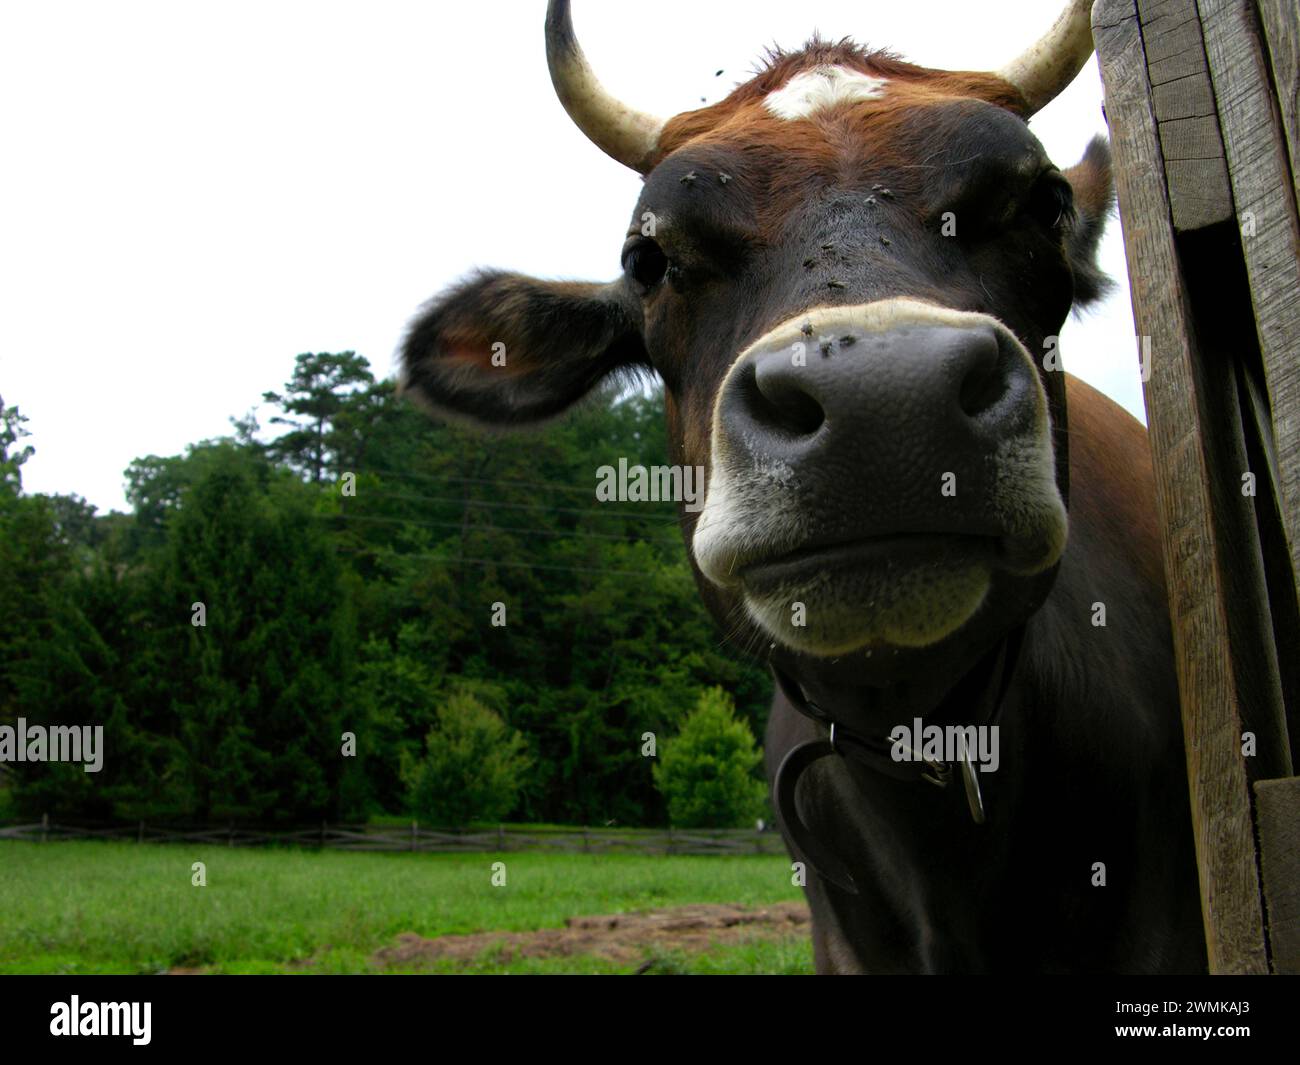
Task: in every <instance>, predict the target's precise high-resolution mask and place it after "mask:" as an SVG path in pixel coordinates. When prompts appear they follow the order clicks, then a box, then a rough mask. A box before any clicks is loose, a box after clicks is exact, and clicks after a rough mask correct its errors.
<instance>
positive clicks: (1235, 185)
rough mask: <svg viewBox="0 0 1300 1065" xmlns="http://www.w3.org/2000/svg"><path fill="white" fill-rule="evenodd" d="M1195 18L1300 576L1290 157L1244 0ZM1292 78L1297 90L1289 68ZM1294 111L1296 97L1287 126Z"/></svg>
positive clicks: (1298, 359) (1299, 378)
mask: <svg viewBox="0 0 1300 1065" xmlns="http://www.w3.org/2000/svg"><path fill="white" fill-rule="evenodd" d="M1200 11H1201V21H1202V25H1203V27H1204V31H1205V50H1206V55H1207V57H1208V59H1209V65H1210V78H1211V80H1212V82H1213V85H1214V96H1215V100H1216V102H1217V105H1218V111H1219V116H1220V126H1221V127H1222V130H1223V141H1224V148H1225V149H1226V152H1227V158H1228V175H1229V178H1230V180H1231V183H1232V194H1233V199H1234V201H1235V203H1236V213H1237V220H1238V224H1239V226H1240V228H1241V232H1242V249H1243V251H1244V253H1245V258H1246V270H1247V272H1248V274H1249V276H1250V288H1251V297H1252V300H1253V302H1254V307H1255V321H1256V329H1257V333H1258V337H1259V348H1260V353H1261V356H1262V358H1263V364H1264V377H1265V383H1266V385H1267V389H1268V399H1269V407H1270V410H1271V413H1272V428H1273V440H1272V444H1273V451H1274V452H1275V454H1276V456H1277V479H1278V483H1279V490H1280V492H1281V503H1282V516H1283V524H1284V529H1285V533H1286V538H1287V543H1288V545H1289V550H1290V556H1291V566H1292V572H1293V574H1300V261H1298V260H1297V249H1300V222H1298V221H1297V217H1296V186H1295V184H1294V180H1293V177H1292V172H1291V157H1290V156H1289V155H1288V150H1287V146H1286V139H1285V137H1284V136H1283V133H1282V129H1281V119H1280V117H1279V112H1278V108H1277V103H1276V101H1275V100H1274V98H1273V93H1272V83H1271V81H1270V78H1269V71H1268V66H1267V63H1266V61H1265V56H1264V51H1263V46H1262V42H1261V39H1260V33H1261V29H1260V26H1259V23H1258V22H1257V21H1256V17H1255V12H1254V10H1253V8H1252V6H1251V4H1250V2H1249V0H1200ZM1290 17H1291V21H1290V23H1289V33H1290V34H1291V37H1292V40H1291V52H1290V53H1288V52H1286V51H1283V52H1281V53H1280V54H1281V55H1282V57H1283V59H1284V64H1285V57H1286V55H1287V54H1291V55H1292V60H1294V55H1293V52H1294V47H1295V42H1294V34H1295V21H1294V19H1295V7H1294V3H1292V5H1291V16H1290ZM1279 36H1280V35H1279ZM1290 77H1291V79H1292V85H1291V88H1292V90H1293V91H1294V86H1295V75H1294V68H1293V69H1292V73H1291V74H1290ZM1295 105H1296V101H1295V99H1294V95H1293V96H1292V99H1291V103H1290V106H1291V109H1292V117H1293V120H1294V108H1295Z"/></svg>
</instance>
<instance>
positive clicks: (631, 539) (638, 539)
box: [313, 514, 678, 544]
mask: <svg viewBox="0 0 1300 1065" xmlns="http://www.w3.org/2000/svg"><path fill="white" fill-rule="evenodd" d="M313 517H315V518H318V519H320V520H322V521H333V520H335V519H342V520H344V521H364V522H382V523H387V524H391V525H422V526H430V527H432V528H438V529H464V530H465V531H467V532H468V531H471V530H473V531H475V532H510V533H524V534H528V535H533V536H562V537H580V538H583V539H594V540H617V541H621V542H623V543H629V544H648V543H659V544H675V543H678V541H676V540H673V539H670V538H668V537H660V536H654V537H642V536H621V535H619V534H618V533H598V532H587V531H585V530H582V529H524V528H520V527H519V526H517V525H469V526H466V525H465V524H464V523H463V522H459V521H423V520H421V519H419V518H380V517H371V516H370V515H366V514H315V515H313Z"/></svg>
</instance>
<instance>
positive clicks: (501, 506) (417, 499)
mask: <svg viewBox="0 0 1300 1065" xmlns="http://www.w3.org/2000/svg"><path fill="white" fill-rule="evenodd" d="M382 498H384V499H399V500H404V501H407V502H412V503H450V504H455V505H457V506H462V507H485V508H488V509H498V510H541V511H545V512H547V513H550V514H599V515H600V516H601V517H605V518H625V519H629V520H631V521H655V522H659V523H660V524H668V523H669V522H670V521H671V520H672V519H671V518H668V517H667V515H663V514H635V513H633V512H632V511H630V510H598V509H596V508H594V507H555V506H548V505H547V504H545V503H500V502H495V501H490V500H485V499H469V498H463V497H462V498H457V497H455V496H423V495H409V494H406V493H399V492H385V493H383V496H382ZM663 502H667V500H664V501H663Z"/></svg>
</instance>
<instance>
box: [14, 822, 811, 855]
mask: <svg viewBox="0 0 1300 1065" xmlns="http://www.w3.org/2000/svg"><path fill="white" fill-rule="evenodd" d="M3 839H15V840H25V841H28V842H33V843H43V842H47V841H51V840H93V839H103V840H121V841H128V842H133V843H192V844H201V845H204V846H220V847H266V846H278V847H307V848H314V849H322V848H323V849H328V850H342V851H408V852H409V851H422V852H426V853H439V854H454V853H465V854H489V853H500V852H506V851H560V852H564V853H581V852H586V853H591V854H606V853H632V854H694V855H706V854H771V855H781V854H784V853H785V845H784V844H783V843H782V842H781V837H780V835H779V834H777V833H776V832H775V831H773V830H770V829H768V830H765V831H761V832H760V831H758V830H756V829H752V828H734V829H732V828H719V829H700V828H695V829H690V830H689V831H681V830H675V829H659V828H644V829H601V828H580V829H574V828H530V827H518V828H515V827H511V826H509V825H499V826H498V827H496V828H492V829H479V830H473V831H471V830H468V829H454V828H421V827H420V825H419V823H418V822H412V823H411V824H410V825H407V826H398V825H324V824H322V825H313V826H306V827H301V828H269V827H266V826H237V825H227V826H225V827H221V826H214V825H151V824H147V823H146V822H144V821H130V822H114V823H104V822H64V821H52V820H50V818H49V817H48V816H47V817H45V818H42V820H40V821H36V822H30V823H20V822H13V821H9V822H6V821H0V840H3Z"/></svg>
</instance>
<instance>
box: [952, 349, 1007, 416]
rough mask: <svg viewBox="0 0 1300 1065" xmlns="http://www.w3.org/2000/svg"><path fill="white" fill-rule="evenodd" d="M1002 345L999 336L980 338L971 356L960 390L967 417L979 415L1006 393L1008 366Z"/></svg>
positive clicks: (963, 409)
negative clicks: (986, 340) (1004, 358)
mask: <svg viewBox="0 0 1300 1065" xmlns="http://www.w3.org/2000/svg"><path fill="white" fill-rule="evenodd" d="M1001 349H1002V346H1001V345H1000V344H999V343H998V341H997V338H996V337H994V336H990V337H989V338H988V342H987V343H986V342H985V341H984V340H983V339H981V340H980V341H979V343H978V344H977V346H976V347H975V348H974V349H973V350H972V352H971V355H972V358H971V360H970V363H969V365H968V366H967V368H966V373H965V376H964V377H963V378H962V382H961V388H960V389H959V391H958V394H957V402H958V403H959V404H960V406H961V409H962V412H963V413H964V414H965V415H966V416H967V417H970V418H975V417H978V416H979V415H981V414H983V413H984V412H985V411H987V410H990V409H991V408H992V407H995V406H996V405H997V404H998V402H999V401H1001V399H1002V398H1003V397H1004V396H1005V395H1006V394H1007V388H1008V383H1007V374H1006V370H1007V367H1006V366H1004V364H1003V362H1004V360H1003V358H1002V350H1001Z"/></svg>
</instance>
